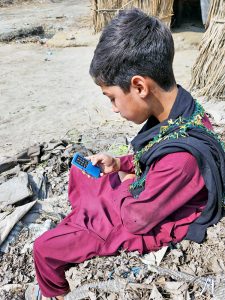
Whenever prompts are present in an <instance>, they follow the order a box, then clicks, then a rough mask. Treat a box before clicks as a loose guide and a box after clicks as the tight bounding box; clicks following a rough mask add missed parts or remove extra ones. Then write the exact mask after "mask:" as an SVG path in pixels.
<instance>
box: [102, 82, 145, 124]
mask: <svg viewBox="0 0 225 300" xmlns="http://www.w3.org/2000/svg"><path fill="white" fill-rule="evenodd" d="M101 89H102V92H103V94H104V95H106V96H107V97H108V98H109V99H110V101H111V104H112V110H113V112H115V113H120V115H121V117H123V118H125V119H127V120H128V121H132V122H134V123H135V124H141V123H143V122H145V121H146V120H147V119H148V118H149V116H150V115H151V111H150V108H149V105H148V104H147V102H146V101H145V100H144V99H143V97H141V95H140V91H139V90H138V89H136V88H134V87H132V86H131V88H130V91H129V92H128V93H124V91H123V90H122V89H121V88H120V87H119V86H101Z"/></svg>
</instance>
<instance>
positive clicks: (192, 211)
mask: <svg viewBox="0 0 225 300" xmlns="http://www.w3.org/2000/svg"><path fill="white" fill-rule="evenodd" d="M205 122H206V126H207V127H210V124H209V123H208V120H205ZM121 171H125V172H128V173H131V172H134V170H133V164H132V156H125V157H122V158H121ZM132 182H133V179H129V180H126V181H124V182H123V183H121V182H120V180H119V177H118V174H117V173H113V174H110V175H105V176H103V177H102V178H99V179H94V178H88V177H87V176H86V175H84V174H82V172H81V171H80V170H78V169H77V168H76V167H74V166H73V167H72V168H71V172H70V181H69V200H70V203H71V205H72V211H71V213H70V214H69V215H68V216H67V217H66V218H65V219H64V220H63V221H62V222H61V223H60V224H59V225H58V226H57V227H56V228H54V229H52V230H49V231H47V232H46V233H44V234H43V235H42V236H41V237H39V238H38V239H37V240H36V241H35V244H34V260H35V267H36V274H37V280H38V283H39V286H40V288H41V291H42V293H43V295H44V296H46V297H53V296H57V295H61V294H63V293H65V292H67V291H68V288H69V286H68V283H67V281H66V280H65V270H67V269H68V268H69V267H70V266H72V265H73V264H74V263H80V262H83V261H84V260H86V259H89V258H91V257H93V256H103V255H113V254H117V253H118V249H125V250H127V251H134V250H138V251H139V252H140V253H146V252H149V251H154V250H157V249H160V248H161V247H162V246H165V245H168V244H169V243H171V242H174V243H176V242H179V241H181V240H182V239H183V238H184V237H185V235H186V234H187V231H188V227H189V224H191V223H192V222H193V221H195V220H196V219H197V218H198V217H199V216H200V214H201V212H202V210H203V208H204V206H205V204H206V201H207V190H206V188H205V184H204V180H203V178H202V176H201V174H200V171H199V168H198V165H197V162H196V159H195V158H194V157H193V156H192V155H191V154H189V153H187V152H180V153H172V154H168V155H166V156H164V157H162V158H161V159H160V160H159V161H157V162H156V163H155V164H153V165H152V166H151V168H150V171H149V172H148V175H147V178H146V183H145V190H144V191H143V192H142V193H141V194H140V195H139V197H138V198H137V199H135V198H133V197H132V195H131V194H130V192H129V185H130V184H131V183H132Z"/></svg>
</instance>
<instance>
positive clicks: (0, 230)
mask: <svg viewBox="0 0 225 300" xmlns="http://www.w3.org/2000/svg"><path fill="white" fill-rule="evenodd" d="M35 203H36V201H33V202H31V203H27V204H25V205H22V206H19V207H17V208H15V209H14V211H13V212H12V213H10V214H8V213H1V214H0V245H1V244H2V242H3V241H4V240H5V239H6V237H7V236H8V234H9V233H10V231H11V230H12V228H13V227H14V226H15V224H17V222H18V221H19V220H20V219H21V218H22V217H23V216H24V215H25V214H26V213H27V212H28V211H29V210H30V209H31V207H32V206H33V205H34V204H35Z"/></svg>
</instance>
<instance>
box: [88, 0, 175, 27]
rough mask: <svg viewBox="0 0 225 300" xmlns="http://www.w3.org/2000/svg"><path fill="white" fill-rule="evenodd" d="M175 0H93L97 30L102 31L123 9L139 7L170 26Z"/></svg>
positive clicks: (94, 21)
mask: <svg viewBox="0 0 225 300" xmlns="http://www.w3.org/2000/svg"><path fill="white" fill-rule="evenodd" d="M173 1H174V0H145V1H143V0H92V7H93V23H94V30H95V32H99V31H101V30H102V29H103V28H104V27H105V26H106V25H107V24H108V23H109V21H110V20H111V19H112V18H113V17H114V16H115V15H116V14H117V13H118V12H119V11H120V10H123V9H129V8H133V7H137V8H140V9H142V10H143V11H144V12H146V13H147V14H149V15H152V16H156V17H158V18H159V19H161V20H162V21H164V22H165V23H166V24H167V25H168V26H169V25H170V22H171V16H172V14H173Z"/></svg>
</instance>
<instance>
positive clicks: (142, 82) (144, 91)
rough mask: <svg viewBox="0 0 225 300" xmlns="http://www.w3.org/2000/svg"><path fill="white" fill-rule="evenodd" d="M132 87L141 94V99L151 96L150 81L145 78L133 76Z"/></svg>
mask: <svg viewBox="0 0 225 300" xmlns="http://www.w3.org/2000/svg"><path fill="white" fill-rule="evenodd" d="M130 86H131V87H132V88H133V89H134V90H135V91H136V92H137V93H138V94H139V96H140V97H141V98H145V97H146V96H147V95H148V94H149V85H148V80H147V78H145V77H143V76H140V75H135V76H133V77H132V78H131V82H130Z"/></svg>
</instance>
